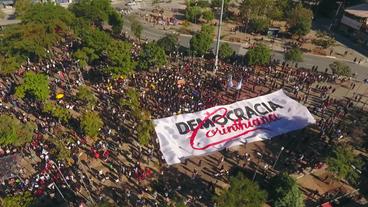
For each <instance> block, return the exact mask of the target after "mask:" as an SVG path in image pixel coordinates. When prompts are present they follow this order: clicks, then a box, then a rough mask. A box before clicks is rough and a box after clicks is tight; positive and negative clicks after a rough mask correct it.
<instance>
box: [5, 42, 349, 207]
mask: <svg viewBox="0 0 368 207" xmlns="http://www.w3.org/2000/svg"><path fill="white" fill-rule="evenodd" d="M72 48H73V42H71V41H69V42H68V43H64V44H62V45H60V46H59V47H58V48H54V49H53V50H52V51H48V53H53V58H52V59H47V60H43V61H41V62H39V63H32V62H30V61H28V63H27V64H26V65H23V66H22V67H21V68H20V69H19V71H18V72H17V74H16V75H15V76H12V77H2V78H1V81H0V110H1V113H8V114H14V115H15V117H16V118H18V119H19V120H20V121H22V122H24V123H25V122H28V121H31V120H35V123H36V124H37V129H36V131H35V134H34V139H33V141H32V142H31V143H30V144H27V145H26V146H24V147H21V148H15V147H11V146H6V147H3V148H2V149H0V156H1V157H6V156H10V155H11V154H19V155H21V156H24V157H27V158H28V159H30V160H32V165H33V168H34V169H35V171H36V172H35V173H31V174H27V173H24V172H23V171H24V170H23V168H21V169H20V171H19V173H18V174H16V173H15V172H11V173H10V175H7V176H4V175H2V176H3V180H2V184H1V189H0V193H1V194H2V195H11V194H17V193H19V192H22V191H30V192H32V193H33V194H34V195H36V196H38V197H47V198H51V199H52V198H54V197H58V199H67V200H69V201H71V200H73V201H74V202H75V204H80V203H83V202H98V201H100V200H104V199H106V198H105V197H110V198H111V199H112V200H114V201H116V202H118V204H119V205H123V204H124V205H131V206H144V205H149V206H160V205H161V203H162V202H165V203H166V202H170V199H171V198H173V197H176V195H177V194H180V195H182V196H183V197H184V201H185V203H186V204H187V205H189V206H190V205H195V203H196V202H211V201H209V200H208V197H206V198H205V196H206V192H207V193H210V192H212V191H213V189H214V187H215V186H216V184H217V182H218V181H221V180H222V181H226V180H227V177H228V175H229V174H230V172H229V170H230V169H229V168H228V167H226V166H225V165H224V162H226V160H229V159H234V160H236V161H237V163H238V164H239V166H240V167H242V168H248V169H252V168H254V167H253V166H252V165H250V163H251V162H255V160H257V157H252V156H251V155H250V154H248V153H235V154H232V153H230V152H228V150H225V152H223V154H224V155H223V156H221V157H219V158H217V160H216V161H215V162H214V163H212V164H211V163H209V164H208V165H209V167H208V166H206V167H205V168H206V169H204V168H203V166H204V165H205V164H202V160H201V161H199V163H195V164H194V166H195V167H193V163H192V162H193V161H190V160H189V162H190V163H188V162H185V163H183V166H184V167H185V166H191V167H188V168H189V171H191V173H190V174H189V176H188V178H189V179H188V183H194V184H196V183H201V184H202V186H203V188H200V187H199V188H198V189H199V190H198V189H197V190H195V189H190V187H188V186H182V185H184V184H183V180H185V178H184V177H185V176H175V173H178V172H176V171H175V169H173V168H167V167H165V166H164V165H162V163H163V160H162V158H161V154H160V152H159V148H158V143H156V142H155V141H152V143H151V145H150V146H149V147H141V146H140V145H139V144H138V143H137V142H136V140H135V139H134V138H133V137H134V136H135V135H134V134H135V132H134V130H135V129H136V126H135V125H134V124H132V123H133V120H132V119H133V118H132V116H131V115H130V112H129V111H127V110H126V109H125V108H122V107H120V106H119V104H118V103H117V102H116V101H115V98H116V97H124V93H125V91H126V89H127V88H128V87H135V88H137V89H138V90H139V92H140V101H141V104H142V105H143V106H144V108H146V109H148V110H149V111H150V112H151V114H152V118H162V117H167V116H172V115H175V114H182V113H189V112H195V111H199V110H203V109H206V108H209V107H213V106H216V105H220V104H229V103H232V102H234V101H236V100H240V99H245V98H251V97H255V96H259V95H263V94H267V93H270V92H272V91H275V90H277V89H284V90H285V91H286V92H287V94H288V95H290V96H291V97H293V98H295V99H296V100H298V101H299V102H301V103H304V104H306V105H307V106H308V107H309V109H310V110H311V112H313V113H314V114H315V115H316V116H318V117H320V118H319V121H318V124H317V125H316V126H315V127H317V129H318V130H319V132H320V137H321V138H324V137H329V138H331V139H332V138H333V137H341V136H343V134H344V133H346V132H344V131H342V129H341V128H340V126H339V124H338V123H339V122H338V119H339V118H341V117H344V116H345V115H346V113H347V111H348V109H349V107H351V106H352V104H353V102H352V101H349V102H340V101H337V100H335V99H334V98H332V94H333V93H334V92H335V90H336V88H335V86H333V84H334V83H336V82H338V81H339V82H341V81H343V80H338V78H337V76H333V75H331V74H328V73H325V72H319V71H317V66H313V68H312V69H303V68H299V69H297V68H294V67H291V66H289V65H287V64H286V63H279V62H278V61H275V60H273V61H271V63H270V64H269V65H268V66H262V67H246V66H244V65H243V64H240V63H238V62H237V61H235V62H234V63H233V64H230V63H221V64H220V66H219V71H217V73H216V74H214V73H212V72H211V71H212V60H206V59H204V58H199V57H184V56H181V53H177V55H173V56H172V57H171V60H170V64H169V65H166V66H165V67H163V68H160V69H159V70H155V71H150V72H139V73H136V74H135V76H134V77H133V78H130V79H117V80H116V79H111V78H106V77H104V78H100V79H99V78H97V79H96V80H98V81H93V82H92V81H91V82H90V81H87V80H84V78H83V76H82V75H81V72H80V70H81V69H80V68H79V67H80V66H79V64H78V61H75V60H74V59H73V58H72V57H71V55H70V51H71V49H72ZM133 50H134V51H133V53H134V54H138V51H139V50H140V46H139V44H135V45H134V48H133ZM96 68H97V67H96ZM91 70H93V68H92V69H91ZM26 71H37V72H42V73H46V74H48V75H49V78H50V89H51V91H52V97H54V96H55V95H56V94H57V93H59V92H60V91H62V92H63V93H64V94H65V97H64V98H63V99H62V100H55V98H52V99H54V100H55V101H57V103H58V105H59V106H62V107H65V108H67V109H69V110H71V111H74V112H75V113H80V112H81V111H82V110H83V109H82V104H81V103H80V102H78V101H77V100H76V98H75V97H74V96H75V91H76V90H77V89H78V87H79V86H80V85H82V84H88V85H90V86H91V88H92V90H93V91H94V93H96V96H97V97H98V99H99V100H98V103H97V105H96V106H95V110H97V111H99V112H100V113H101V114H102V115H103V119H104V127H103V129H101V136H100V137H101V139H100V140H97V141H92V142H91V141H89V140H86V138H85V137H84V136H83V134H82V133H80V132H79V131H78V130H74V129H76V128H77V127H75V126H73V124H74V123H73V122H71V123H68V124H67V125H66V124H64V123H61V122H60V121H58V120H57V119H55V118H54V117H52V116H50V115H49V114H47V113H44V112H42V110H40V108H41V106H40V103H37V102H34V101H32V100H31V99H29V98H25V99H23V100H20V99H17V98H15V97H14V95H13V93H14V88H15V87H16V83H17V82H19V79H20V78H21V77H22V76H23V75H24V72H26ZM117 120H119V121H117ZM60 129H62V131H63V130H64V131H65V132H63V133H61V132H60ZM59 133H61V134H59ZM65 134H67V135H65ZM64 135H65V136H64ZM68 136H71V137H72V139H67V137H68ZM286 136H287V135H286ZM152 137H155V135H152ZM52 138H55V139H60V140H61V142H63V143H64V144H65V145H66V147H67V150H68V152H69V153H71V157H72V159H73V161H72V162H71V163H68V162H67V161H65V160H59V159H58V158H57V157H54V156H52V155H51V153H50V151H51V150H52V149H53V148H54V147H55V146H54V144H53V143H52V142H51V141H50V140H51V139H52ZM306 139H307V137H306ZM152 140H155V139H154V138H153V139H152ZM329 141H332V140H329ZM290 146H291V145H290ZM321 146H322V147H324V146H323V145H321ZM321 146H319V147H321ZM286 147H287V149H286V150H285V151H286V153H287V154H288V159H287V160H285V162H284V166H285V168H287V169H290V172H292V173H298V172H303V171H304V170H305V169H313V168H320V167H321V166H322V165H323V163H321V160H318V158H317V157H318V156H315V154H314V153H315V151H303V152H300V151H295V149H293V147H288V146H286ZM83 154H84V155H83ZM82 155H83V156H82ZM225 157H226V159H225ZM264 157H266V155H264ZM269 157H270V160H271V161H269V162H268V163H269V164H267V167H264V170H265V172H264V173H265V175H267V173H268V169H269V165H270V164H271V163H272V162H273V160H274V159H275V157H274V156H272V155H269ZM263 162H266V163H267V161H265V160H264V161H263ZM96 163H101V165H102V166H104V167H103V168H100V169H97V168H96V167H95V166H97V165H96ZM152 163H160V164H152ZM295 164H296V165H295ZM153 166H156V167H153ZM157 166H164V167H158V168H157ZM292 166H296V167H292ZM204 173H208V174H210V175H211V176H212V177H213V178H214V180H215V181H214V182H212V181H211V182H205V181H203V180H201V179H200V175H201V174H202V175H203V174H204ZM167 179H173V180H171V181H170V182H167V181H168V180H167ZM100 183H104V185H105V184H106V185H109V186H112V187H111V188H110V190H109V191H108V192H105V191H104V189H103V188H102V186H103V185H100ZM202 190H203V192H202ZM198 191H200V192H198ZM68 192H74V193H73V194H74V195H75V196H76V197H78V198H77V199H74V198H73V199H71V197H67V196H68V195H69V193H68ZM85 192H87V193H85ZM85 195H87V196H85Z"/></svg>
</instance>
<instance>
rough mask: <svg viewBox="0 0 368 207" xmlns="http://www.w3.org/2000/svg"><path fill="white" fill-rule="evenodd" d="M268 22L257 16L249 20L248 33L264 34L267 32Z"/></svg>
mask: <svg viewBox="0 0 368 207" xmlns="http://www.w3.org/2000/svg"><path fill="white" fill-rule="evenodd" d="M269 25H270V20H269V19H268V18H267V17H265V16H257V17H254V18H251V19H250V20H249V27H248V28H249V31H251V32H255V33H264V32H266V31H267V30H268V27H269Z"/></svg>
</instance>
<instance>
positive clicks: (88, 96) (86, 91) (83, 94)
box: [77, 85, 97, 109]
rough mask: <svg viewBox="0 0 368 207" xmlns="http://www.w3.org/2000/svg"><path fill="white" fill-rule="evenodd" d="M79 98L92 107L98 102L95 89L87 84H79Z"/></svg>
mask: <svg viewBox="0 0 368 207" xmlns="http://www.w3.org/2000/svg"><path fill="white" fill-rule="evenodd" d="M77 98H78V99H79V100H81V101H83V102H85V104H87V107H88V108H90V109H92V107H93V106H94V105H96V103H97V97H96V96H95V95H94V93H93V91H92V90H91V89H90V88H89V87H88V86H85V85H82V86H79V88H78V92H77Z"/></svg>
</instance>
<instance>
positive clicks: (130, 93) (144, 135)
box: [119, 88, 154, 145]
mask: <svg viewBox="0 0 368 207" xmlns="http://www.w3.org/2000/svg"><path fill="white" fill-rule="evenodd" d="M126 95H127V98H125V99H120V102H119V103H120V106H122V107H128V108H129V110H130V111H131V113H132V115H133V116H134V118H135V119H136V122H137V125H138V127H137V136H138V141H139V143H140V144H141V145H148V144H149V142H150V140H151V134H152V132H153V130H154V126H153V123H152V120H151V114H150V112H149V111H147V110H146V109H144V108H143V107H142V106H141V104H140V101H139V94H138V92H137V90H135V89H134V88H129V89H128V90H127V92H126Z"/></svg>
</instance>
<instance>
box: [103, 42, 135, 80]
mask: <svg viewBox="0 0 368 207" xmlns="http://www.w3.org/2000/svg"><path fill="white" fill-rule="evenodd" d="M131 49H132V45H131V44H130V43H128V42H125V41H118V40H112V41H111V42H110V43H109V45H108V47H107V48H106V54H107V58H108V63H109V67H108V68H107V69H108V72H110V73H111V74H113V75H122V74H129V73H131V72H132V71H133V69H134V68H135V65H136V63H135V62H134V61H133V60H132V55H131V53H132V52H131Z"/></svg>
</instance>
